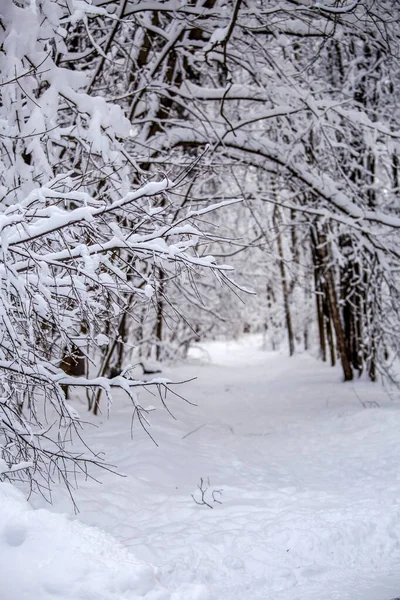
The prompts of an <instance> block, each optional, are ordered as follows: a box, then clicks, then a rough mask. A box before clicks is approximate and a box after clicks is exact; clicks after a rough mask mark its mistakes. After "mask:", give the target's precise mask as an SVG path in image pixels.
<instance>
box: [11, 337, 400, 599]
mask: <svg viewBox="0 0 400 600" xmlns="http://www.w3.org/2000/svg"><path fill="white" fill-rule="evenodd" d="M259 346H260V343H259V339H256V338H253V337H250V338H248V339H247V340H246V341H242V342H240V343H233V342H232V343H229V344H227V343H222V342H218V343H217V342H215V343H212V344H209V345H207V346H203V347H202V348H203V349H202V350H201V349H200V348H196V352H194V351H193V352H192V356H191V360H190V362H189V363H188V364H186V365H185V366H180V367H179V368H178V367H175V368H169V369H166V370H165V372H163V375H166V376H168V377H170V378H172V379H175V380H176V379H178V378H180V379H183V378H184V379H186V378H189V377H191V376H195V375H197V376H198V379H197V380H196V381H195V382H193V383H190V384H187V386H186V388H185V394H186V397H187V398H188V399H189V400H190V401H193V402H196V403H197V404H198V406H197V407H192V406H190V405H188V404H186V403H183V402H182V401H180V400H177V399H172V398H171V399H170V403H169V406H170V408H171V409H172V410H173V412H174V414H175V416H176V418H177V420H173V419H172V418H171V417H170V416H169V415H168V413H167V412H166V411H165V410H163V409H161V407H159V401H158V400H156V399H155V398H153V399H151V404H153V405H154V406H156V407H157V410H154V411H152V412H151V413H150V419H151V424H152V425H151V433H152V435H153V436H154V438H155V439H156V440H157V443H158V444H159V446H158V447H156V446H155V445H154V444H153V443H152V442H151V440H150V439H149V438H148V437H147V436H146V435H145V433H144V432H143V431H141V430H139V429H138V428H136V427H135V428H134V434H133V440H131V439H130V421H131V411H130V406H129V403H128V401H127V400H125V399H123V398H119V399H118V401H116V402H115V404H114V407H113V411H112V416H111V418H110V419H109V420H106V419H102V425H101V427H99V428H97V429H93V430H92V431H91V432H88V433H89V441H90V443H91V444H92V445H93V446H94V447H96V448H98V449H99V450H100V449H102V450H104V449H105V450H106V452H107V454H108V458H109V460H110V462H113V463H114V464H117V465H118V466H119V469H120V471H121V472H123V473H124V474H125V475H126V477H125V478H118V477H115V476H114V475H112V474H106V473H104V474H103V475H102V481H103V483H102V485H98V484H96V483H94V482H90V481H89V482H86V483H85V484H83V485H82V486H81V488H80V489H79V490H78V492H77V494H76V499H77V501H78V504H79V508H80V511H81V512H80V514H79V515H78V517H77V520H79V521H83V522H84V523H86V524H89V525H95V526H96V527H100V528H101V529H103V530H105V531H106V532H107V533H108V534H112V535H113V536H115V537H116V538H117V539H118V540H119V541H120V542H122V543H123V544H124V545H125V546H126V547H127V548H128V550H130V551H131V552H132V554H133V555H134V557H135V558H133V557H132V562H133V567H132V568H133V569H134V570H135V568H136V570H137V569H138V568H139V567H137V566H135V559H137V560H136V562H137V561H145V562H149V563H151V564H152V565H154V566H155V567H156V569H157V572H158V578H159V581H160V584H159V583H157V582H156V580H155V579H154V582H153V583H154V586H155V589H156V588H157V586H159V588H158V589H159V593H160V594H161V593H166V592H165V590H168V597H170V594H172V598H173V599H174V600H175V599H176V600H178V598H179V600H181V599H182V600H206V599H207V600H208V599H216V600H222V599H225V598H226V599H229V600H239V599H240V600H242V599H246V600H269V599H271V600H272V599H274V600H275V599H280V598H282V599H285V600H295V599H299V600H300V599H302V600H303V599H304V600H313V599H314V598H315V599H317V598H318V599H320V598H324V599H325V600H334V599H340V600H347V599H349V600H350V599H352V600H361V599H363V600H377V599H382V600H385V599H387V600H389V599H390V598H393V597H394V596H395V595H397V594H398V593H399V591H400V572H399V565H400V493H399V492H400V469H399V465H400V447H399V442H398V440H399V433H398V432H399V429H400V410H399V409H400V407H399V405H398V403H397V402H396V401H394V400H390V398H389V397H388V395H387V394H386V393H385V391H384V390H382V389H381V388H380V386H379V385H377V384H371V383H369V382H363V381H357V382H354V383H350V384H343V383H342V382H341V381H340V372H339V371H338V370H335V369H331V368H329V367H327V366H324V365H322V364H321V363H320V362H318V361H316V360H315V359H314V358H312V357H310V356H307V355H299V356H296V357H295V358H292V359H289V358H286V357H285V356H283V355H281V354H273V353H267V352H263V351H262V350H260V349H259ZM142 398H143V402H144V405H145V406H146V403H145V401H144V393H143V395H142ZM148 398H150V396H149V397H148ZM148 398H147V399H146V400H148ZM148 404H150V402H148ZM201 477H202V478H204V482H205V485H207V480H208V479H209V481H210V487H209V490H207V491H206V493H205V499H206V501H208V502H210V503H211V504H212V506H213V509H212V510H210V508H208V507H207V506H205V505H202V506H199V505H196V504H195V502H194V500H193V499H192V497H191V494H193V495H194V497H195V498H196V499H197V500H200V491H199V490H198V489H197V488H196V486H197V484H199V483H200V478H201ZM221 489H222V490H223V493H222V495H219V494H215V498H216V499H217V500H220V501H221V504H218V503H217V502H215V503H213V501H212V491H213V490H221ZM54 500H55V504H54V507H53V510H55V511H69V512H71V505H70V503H69V501H68V499H67V497H66V495H65V494H64V492H63V491H62V490H61V489H57V491H56V492H55V495H54ZM33 502H34V504H36V505H37V506H38V505H41V503H40V502H39V499H38V498H34V499H33ZM33 514H34V515H37V514H38V513H33ZM54 517H55V516H54V515H53V517H52V518H54ZM37 518H38V517H36V519H37ZM59 518H61V517H57V519H59ZM62 518H63V519H64V517H62ZM55 522H56V523H57V527H59V525H58V523H59V522H58V521H55ZM76 526H77V527H78V524H76ZM63 527H64V525H63ZM3 531H4V530H3ZM29 531H30V532H31V537H33V539H34V538H35V535H37V536H38V538H37V539H38V540H39V543H48V544H49V547H50V549H51V551H50V554H51V552H53V551H54V552H55V553H57V552H58V554H59V557H60V559H59V560H60V564H61V563H64V564H69V561H70V560H72V561H73V564H74V565H75V564H76V565H78V560H77V559H75V558H74V559H71V554H73V553H74V547H73V545H71V544H69V543H67V544H66V545H65V546H63V547H62V548H61V547H60V545H57V543H54V547H52V542H51V541H50V538H47V539H46V538H43V537H42V536H43V534H42V533H40V535H39V533H38V532H36V533H35V527H31V528H30V529H29ZM4 535H6V534H4V533H3V534H2V536H3V539H4ZM92 537H93V536H92ZM28 539H31V538H30V537H29V536H28ZM93 539H94V541H95V543H94V545H93V548H92V550H91V553H90V554H91V556H92V557H93V559H90V557H89V560H88V561H83V563H82V561H81V562H79V565H81V566H79V569H78V570H77V571H76V569H75V567H74V568H73V569H71V571H72V572H76V573H77V574H76V577H77V579H78V580H79V577H82V578H83V579H85V581H86V585H89V584H88V583H87V581H88V580H87V574H88V573H89V574H90V577H92V578H93V585H95V586H97V587H95V588H94V589H96V590H97V589H99V586H100V587H102V586H103V585H104V582H106V581H107V577H108V578H110V577H111V579H114V578H116V582H117V583H116V587H115V590H114V592H113V594H114V595H113V594H112V593H111V592H109V593H108V595H107V594H106V593H105V592H103V596H101V595H99V596H95V595H93V592H90V593H92V595H90V593H89V592H84V591H82V593H81V594H80V595H79V593H78V591H74V594H75V595H73V596H69V595H64V596H63V595H62V593H59V596H60V597H61V598H70V597H71V598H72V597H73V598H74V600H81V598H82V599H83V598H85V599H86V598H92V597H99V598H107V599H108V598H112V599H114V598H115V599H117V598H135V597H136V596H135V595H132V594H133V592H132V587H129V585H127V588H126V589H127V590H128V591H127V592H124V591H121V590H120V589H119V588H118V585H119V584H118V577H119V576H120V575H119V573H120V572H121V570H122V571H125V569H126V564H127V557H126V555H125V554H121V556H122V559H123V560H122V561H120V558H119V557H120V554H118V555H117V556H115V550H114V548H113V546H112V545H109V546H106V549H104V550H103V552H102V556H101V560H100V561H98V560H97V567H96V569H97V570H96V569H94V570H91V567H90V564H91V560H94V561H95V562H96V557H97V556H98V547H99V543H98V542H97V541H96V536H94V537H93ZM44 540H45V541H44ZM24 545H26V542H24V543H23V544H22V548H23V547H24ZM34 547H35V544H34V542H32V549H33V548H34ZM3 550H4V548H2V551H3ZM13 551H15V549H14V548H13ZM20 551H21V550H20ZM118 552H122V550H121V549H119V550H118ZM107 556H108V560H109V561H110V562H109V565H108V566H107ZM35 560H38V561H40V560H42V555H41V553H39V554H37V555H36V556H35ZM55 560H56V559H55ZM65 560H66V561H67V562H66V563H65ZM75 560H76V563H75ZM128 562H129V560H128ZM120 563H121V564H120ZM3 564H4V563H3ZM6 564H7V563H6ZM18 564H19V565H20V567H18V566H17V565H16V564H15V565H14V567H13V574H14V577H13V585H16V583H15V582H17V584H18V583H19V582H20V583H21V586H24V585H25V584H26V578H27V575H24V578H22V579H20V578H19V577H17V572H18V568H20V569H21V568H22V565H23V562H22V561H21V562H19V563H18ZM83 565H85V566H83ZM143 568H144V569H145V567H143ZM115 569H116V571H115ZM139 571H140V569H139ZM115 573H117V574H116V575H115ZM100 574H101V575H100ZM127 576H128V575H127ZM97 577H100V580H99V581H98V580H97ZM148 577H149V575H148ZM34 579H35V577H34ZM138 580H139V581H140V576H138ZM2 585H3V584H2ZM30 585H31V587H30V589H31V594H32V595H33V597H36V598H40V599H41V600H42V599H44V598H46V599H47V597H48V596H46V595H45V594H44V593H41V592H39V589H40V588H38V589H37V591H36V593H34V594H33V591H32V590H33V589H34V587H33V582H30ZM6 589H7V588H6ZM22 589H25V588H23V587H21V590H22ZM26 589H28V588H26ZM75 589H76V590H78V588H75ZM163 589H164V592H163V591H162V590H163ZM3 590H4V588H3ZM82 590H83V588H82ZM140 593H141V592H140V591H138V595H139V597H141V596H140ZM124 594H125V595H124ZM0 595H1V597H7V600H9V599H10V598H16V599H17V598H23V597H24V596H23V594H22V593H19V594H18V593H14V596H12V595H11V596H10V595H6V596H4V591H3V593H1V594H0ZM145 597H146V598H147V597H148V596H145ZM150 597H151V598H153V596H149V598H150ZM155 597H157V598H158V596H155ZM160 597H163V596H160Z"/></svg>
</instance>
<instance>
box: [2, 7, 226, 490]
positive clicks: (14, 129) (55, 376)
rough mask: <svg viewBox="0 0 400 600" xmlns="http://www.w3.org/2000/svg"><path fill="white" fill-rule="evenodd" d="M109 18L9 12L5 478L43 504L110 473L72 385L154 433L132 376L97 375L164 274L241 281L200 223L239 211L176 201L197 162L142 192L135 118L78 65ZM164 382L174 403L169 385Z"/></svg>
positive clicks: (157, 291)
mask: <svg viewBox="0 0 400 600" xmlns="http://www.w3.org/2000/svg"><path fill="white" fill-rule="evenodd" d="M105 14H106V11H105V9H103V8H100V7H94V6H92V5H90V4H88V3H84V2H81V1H78V0H76V1H75V0H72V1H68V2H63V1H61V0H41V1H40V2H31V1H26V2H20V1H18V2H16V1H15V2H13V1H12V2H7V3H2V5H1V8H0V18H1V20H0V44H1V45H0V72H1V88H0V91H1V104H0V138H1V155H0V188H1V203H0V211H1V216H0V227H1V261H0V304H1V309H0V314H1V323H0V333H1V337H0V391H1V398H0V458H1V462H0V473H1V477H2V478H21V479H27V480H28V481H29V482H30V483H31V486H32V488H33V489H38V490H40V491H42V492H43V493H45V492H46V491H48V490H49V487H50V486H51V481H52V480H53V478H54V477H57V476H58V477H61V478H62V479H63V480H64V481H65V482H66V484H67V485H69V481H70V476H71V474H72V473H73V472H74V470H75V471H76V470H79V469H80V470H83V471H85V472H86V469H87V466H88V463H96V464H101V460H99V458H98V457H97V456H95V455H91V454H90V451H89V450H88V451H82V450H81V447H80V448H79V449H78V450H76V451H74V448H73V446H72V445H71V442H73V441H74V438H75V439H77V440H78V441H79V440H80V439H81V429H82V421H81V418H80V417H79V415H78V413H77V411H76V410H75V409H74V408H73V407H72V406H71V405H70V404H69V403H68V402H67V401H66V392H67V390H68V387H70V386H75V387H80V388H85V389H86V390H88V392H91V394H90V395H89V401H90V403H91V404H92V405H93V404H95V405H96V409H98V402H99V394H98V391H99V390H103V391H104V392H105V394H106V395H107V397H108V400H109V401H110V399H111V395H112V390H113V389H114V388H120V389H122V390H123V391H124V392H126V394H128V396H129V397H130V398H131V400H132V404H133V410H134V412H135V417H136V418H137V419H138V420H139V422H140V423H141V424H142V425H145V422H146V420H145V410H144V409H143V408H142V406H141V404H140V401H139V399H138V395H137V390H138V388H140V387H141V386H142V385H143V382H142V381H140V379H139V380H138V378H137V377H135V373H133V372H132V371H133V368H132V367H131V366H129V365H125V368H124V370H123V371H122V372H118V373H114V376H113V377H107V376H106V374H105V373H100V376H99V374H98V373H97V372H96V368H97V362H98V360H99V358H100V356H101V355H103V356H104V357H107V356H108V354H110V352H111V351H112V349H113V347H114V346H115V344H116V343H117V342H118V341H119V337H118V335H119V334H118V327H119V324H120V322H121V319H123V318H124V317H125V316H126V315H129V318H130V319H132V320H133V321H135V319H139V320H140V319H141V318H142V315H143V313H144V311H149V310H150V311H151V310H152V307H153V304H154V298H157V296H160V295H161V296H162V297H163V298H167V287H168V286H167V283H168V282H166V281H165V278H161V277H160V273H164V272H168V277H169V278H170V279H171V280H172V279H174V278H177V277H180V276H181V275H182V274H183V273H184V272H186V273H188V274H189V278H187V279H188V281H189V283H190V278H193V277H194V276H195V274H196V273H197V272H198V271H199V270H202V269H210V270H212V271H213V272H214V273H216V274H217V273H219V274H220V276H223V274H224V272H225V271H227V270H229V267H226V266H224V265H217V264H216V261H215V259H214V258H213V257H212V256H206V255H204V254H203V253H202V254H199V252H197V250H196V248H197V246H198V244H199V240H201V239H204V235H203V234H202V231H201V229H200V228H199V226H198V224H196V220H197V219H204V218H205V215H207V214H208V213H211V212H213V211H214V210H216V209H217V208H219V207H222V206H224V205H226V204H229V202H221V203H217V204H215V203H214V204H212V205H211V204H210V203H209V204H208V205H207V206H204V207H203V208H202V209H200V210H193V209H191V208H190V207H189V206H188V207H185V209H183V210H179V211H177V208H176V206H174V200H173V198H172V199H171V194H173V193H177V192H179V189H180V186H181V185H182V182H183V181H184V180H185V178H186V177H187V176H190V172H191V168H192V166H193V165H191V163H192V162H193V161H192V160H190V162H189V161H187V163H186V165H185V166H184V168H183V170H181V169H179V170H177V171H176V173H175V175H176V177H175V178H174V179H173V178H172V176H173V173H171V172H170V173H169V174H167V173H164V174H163V175H161V176H158V174H155V175H153V174H151V173H148V176H146V177H145V176H144V175H143V178H142V180H141V181H138V179H137V177H136V175H135V172H134V166H133V165H134V164H135V158H133V159H131V157H130V155H129V146H130V136H132V135H133V133H132V126H131V123H130V121H129V119H128V118H127V117H126V115H125V114H124V111H123V109H122V108H121V107H119V106H118V105H116V104H115V103H112V102H110V101H108V99H107V98H104V97H101V96H99V95H95V94H94V93H90V86H91V83H90V82H91V80H92V79H93V73H92V71H91V70H88V71H87V70H86V69H85V68H84V62H83V63H82V60H77V61H76V64H75V68H74V67H73V63H72V62H68V64H66V63H65V56H66V54H67V53H68V48H67V45H68V43H71V41H70V40H71V39H72V41H73V40H74V35H78V34H79V39H81V32H82V30H83V31H85V32H86V34H87V36H88V40H89V42H90V44H93V45H94V47H95V48H97V43H96V41H95V37H96V32H95V27H94V23H95V17H97V16H98V17H99V18H104V15H105ZM98 50H99V52H100V49H98ZM100 54H101V55H102V54H104V52H100ZM70 60H71V61H72V59H70ZM155 304H156V303H155ZM152 385H153V386H155V387H157V388H158V389H159V391H160V394H161V393H162V394H163V396H162V401H163V402H165V393H166V392H167V391H168V390H169V389H171V386H170V384H169V382H168V381H166V380H162V379H155V380H154V381H150V382H146V386H152ZM81 446H82V444H81Z"/></svg>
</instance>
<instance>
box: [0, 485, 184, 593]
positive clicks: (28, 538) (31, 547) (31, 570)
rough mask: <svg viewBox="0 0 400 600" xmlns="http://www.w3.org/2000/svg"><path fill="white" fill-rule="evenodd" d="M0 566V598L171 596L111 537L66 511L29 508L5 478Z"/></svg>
mask: <svg viewBox="0 0 400 600" xmlns="http://www.w3.org/2000/svg"><path fill="white" fill-rule="evenodd" d="M0 565H1V568H0V571H1V577H0V598H3V599H4V600H24V599H28V598H29V599H32V598H35V599H37V600H54V598H57V599H60V600H122V599H128V598H129V600H138V599H139V598H145V599H146V600H167V599H169V598H171V596H170V595H169V594H168V592H167V591H166V590H165V588H164V587H162V586H161V584H160V583H159V582H158V580H157V577H156V573H155V570H154V568H153V567H152V566H151V565H149V564H146V563H144V562H140V561H138V560H137V559H136V558H135V557H134V556H133V554H131V553H130V552H129V551H128V550H126V549H125V548H124V547H123V546H122V545H121V544H120V543H118V542H117V541H116V540H114V539H113V538H112V537H111V536H109V535H108V534H106V533H105V532H103V531H101V530H99V529H96V528H94V527H89V526H87V525H84V524H82V523H79V522H78V521H75V520H72V519H71V518H69V517H68V516H67V515H63V514H54V513H50V512H49V511H47V510H45V509H40V510H33V509H32V508H31V507H30V505H29V504H28V503H27V502H26V501H25V499H24V497H23V495H22V494H21V493H20V492H19V491H18V490H16V489H15V488H14V487H13V486H12V485H10V484H8V483H0ZM174 596H175V595H174ZM175 597H176V596H175ZM176 598H177V597H176Z"/></svg>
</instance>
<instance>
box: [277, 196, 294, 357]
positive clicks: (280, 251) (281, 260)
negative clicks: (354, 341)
mask: <svg viewBox="0 0 400 600" xmlns="http://www.w3.org/2000/svg"><path fill="white" fill-rule="evenodd" d="M278 219H279V209H278V207H277V206H275V208H274V226H275V230H276V241H277V246H278V255H279V269H280V272H281V284H282V294H283V306H284V310H285V321H286V331H287V335H288V343H289V356H293V354H294V351H295V347H294V335H293V326H292V316H291V314H290V301H289V288H288V283H287V278H286V269H285V257H284V254H283V245H282V237H281V232H280V227H279V225H280V223H279V222H278Z"/></svg>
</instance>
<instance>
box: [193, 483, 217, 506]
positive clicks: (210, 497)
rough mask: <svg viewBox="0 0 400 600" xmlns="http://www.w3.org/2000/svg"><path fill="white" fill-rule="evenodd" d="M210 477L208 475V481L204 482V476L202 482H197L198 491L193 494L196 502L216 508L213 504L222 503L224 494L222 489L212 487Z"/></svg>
mask: <svg viewBox="0 0 400 600" xmlns="http://www.w3.org/2000/svg"><path fill="white" fill-rule="evenodd" d="M210 487H211V484H210V478H209V477H207V483H205V482H204V479H203V477H201V478H200V483H199V484H197V489H198V492H197V491H196V492H195V493H194V494H191V496H192V498H193V500H194V501H195V503H196V504H199V505H200V506H208V508H214V506H213V504H222V502H221V500H220V497H221V496H222V492H223V490H222V489H219V490H216V489H213V490H212V489H210Z"/></svg>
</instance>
